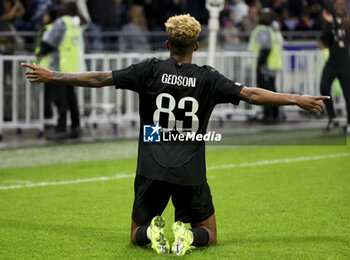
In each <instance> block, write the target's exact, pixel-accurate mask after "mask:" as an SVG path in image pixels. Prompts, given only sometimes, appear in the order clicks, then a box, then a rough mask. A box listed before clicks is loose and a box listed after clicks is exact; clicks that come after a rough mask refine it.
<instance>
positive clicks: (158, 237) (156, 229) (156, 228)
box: [149, 216, 170, 254]
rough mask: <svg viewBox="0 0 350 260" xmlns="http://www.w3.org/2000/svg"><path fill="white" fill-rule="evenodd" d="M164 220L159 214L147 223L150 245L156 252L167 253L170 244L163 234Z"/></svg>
mask: <svg viewBox="0 0 350 260" xmlns="http://www.w3.org/2000/svg"><path fill="white" fill-rule="evenodd" d="M164 226H165V220H164V218H163V217H161V216H155V217H154V218H153V219H152V221H151V224H150V225H149V236H150V240H151V246H152V248H153V250H154V251H156V252H157V254H165V253H169V250H170V246H169V242H168V240H167V239H166V238H165V236H164Z"/></svg>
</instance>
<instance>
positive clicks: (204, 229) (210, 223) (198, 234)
mask: <svg viewBox="0 0 350 260" xmlns="http://www.w3.org/2000/svg"><path fill="white" fill-rule="evenodd" d="M191 226H192V229H191V231H192V233H193V243H192V245H194V246H213V245H216V241H217V235H216V219H215V215H214V214H213V215H212V216H210V217H209V218H208V219H206V220H204V221H203V222H200V223H192V224H191Z"/></svg>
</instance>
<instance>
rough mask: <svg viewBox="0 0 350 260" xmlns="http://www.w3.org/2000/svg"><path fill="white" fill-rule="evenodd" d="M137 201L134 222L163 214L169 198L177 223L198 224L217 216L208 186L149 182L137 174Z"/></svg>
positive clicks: (135, 188) (135, 189)
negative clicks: (214, 215) (179, 221)
mask: <svg viewBox="0 0 350 260" xmlns="http://www.w3.org/2000/svg"><path fill="white" fill-rule="evenodd" d="M134 192H135V200H134V205H133V211H132V219H133V220H135V221H136V222H141V223H142V222H147V221H151V220H152V218H153V217H155V216H157V215H159V216H160V215H161V214H162V213H163V211H164V209H165V208H166V206H167V204H168V202H169V199H170V197H171V200H172V202H173V205H174V207H175V221H178V220H181V221H182V222H184V223H198V222H201V221H204V220H206V219H207V218H209V217H210V216H211V215H213V214H214V206H213V202H212V197H211V194H210V188H209V186H208V183H207V182H205V183H203V184H202V185H196V186H186V185H178V184H173V183H169V182H164V181H158V180H153V179H149V178H147V177H144V176H141V175H138V174H137V175H136V177H135V185H134Z"/></svg>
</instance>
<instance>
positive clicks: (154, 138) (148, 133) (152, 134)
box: [143, 123, 162, 143]
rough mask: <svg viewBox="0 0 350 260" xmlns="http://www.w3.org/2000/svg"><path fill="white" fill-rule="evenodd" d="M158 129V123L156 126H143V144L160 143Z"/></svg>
mask: <svg viewBox="0 0 350 260" xmlns="http://www.w3.org/2000/svg"><path fill="white" fill-rule="evenodd" d="M160 129H162V127H160V126H159V125H158V123H157V124H156V125H144V126H143V141H144V142H145V143H154V142H160Z"/></svg>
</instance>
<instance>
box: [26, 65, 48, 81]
mask: <svg viewBox="0 0 350 260" xmlns="http://www.w3.org/2000/svg"><path fill="white" fill-rule="evenodd" d="M21 66H23V67H27V68H30V69H32V70H31V71H30V70H29V71H26V77H27V79H29V81H30V82H44V83H47V82H49V81H50V80H51V78H52V71H51V70H48V69H46V68H44V67H43V66H39V65H36V64H27V63H21Z"/></svg>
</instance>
